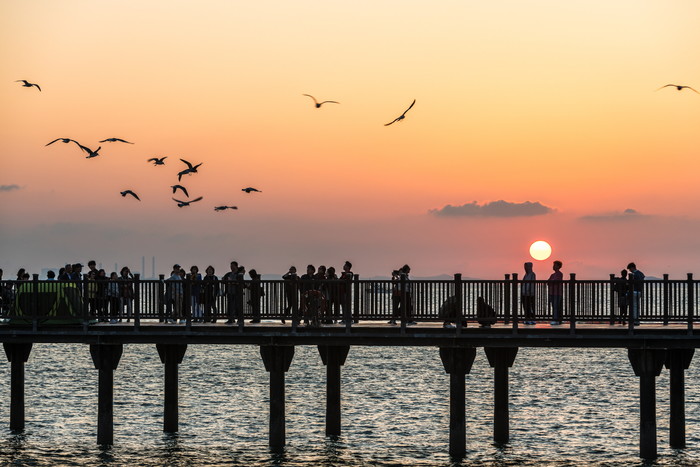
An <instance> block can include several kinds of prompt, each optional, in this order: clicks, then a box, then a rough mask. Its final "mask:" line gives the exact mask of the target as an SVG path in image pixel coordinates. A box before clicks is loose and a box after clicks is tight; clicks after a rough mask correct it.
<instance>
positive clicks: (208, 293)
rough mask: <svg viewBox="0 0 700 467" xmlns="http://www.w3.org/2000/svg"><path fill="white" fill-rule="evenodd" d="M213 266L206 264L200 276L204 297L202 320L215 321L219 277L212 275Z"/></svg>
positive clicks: (213, 271)
mask: <svg viewBox="0 0 700 467" xmlns="http://www.w3.org/2000/svg"><path fill="white" fill-rule="evenodd" d="M215 272H216V271H215V269H214V266H207V269H205V270H204V273H205V274H204V277H203V278H202V291H203V293H202V295H203V298H204V322H209V321H211V322H212V323H216V312H217V310H216V297H218V296H219V278H218V277H216V276H215V275H214V273H215Z"/></svg>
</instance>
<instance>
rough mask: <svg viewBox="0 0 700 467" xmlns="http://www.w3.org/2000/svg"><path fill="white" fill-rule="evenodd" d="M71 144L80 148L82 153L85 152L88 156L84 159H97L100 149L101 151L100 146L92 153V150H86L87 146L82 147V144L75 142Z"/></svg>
mask: <svg viewBox="0 0 700 467" xmlns="http://www.w3.org/2000/svg"><path fill="white" fill-rule="evenodd" d="M73 142H74V143H75V144H77V145H78V147H80V149H82V150H83V151H85V152H86V153H87V154H88V155H87V156H85V159H91V158H93V157H97V156H99V155H100V154H99V152H100V149H102V146H98V147H97V149H95V150H94V151H93V150H92V149H90V148H88V147H87V146H83V145H82V144H80V143H79V142H77V141H73Z"/></svg>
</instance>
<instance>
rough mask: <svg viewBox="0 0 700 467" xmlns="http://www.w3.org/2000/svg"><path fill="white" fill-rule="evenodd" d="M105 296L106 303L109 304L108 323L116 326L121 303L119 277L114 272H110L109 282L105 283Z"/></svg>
mask: <svg viewBox="0 0 700 467" xmlns="http://www.w3.org/2000/svg"><path fill="white" fill-rule="evenodd" d="M105 294H106V295H107V301H108V302H109V316H110V318H111V319H110V320H109V322H110V323H111V324H117V323H118V322H119V321H121V320H120V319H119V315H120V314H121V308H122V302H121V299H122V298H121V297H122V295H121V288H120V284H119V276H118V275H117V273H116V272H112V273H111V274H110V275H109V281H108V282H107V289H106V291H105Z"/></svg>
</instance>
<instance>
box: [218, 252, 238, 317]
mask: <svg viewBox="0 0 700 467" xmlns="http://www.w3.org/2000/svg"><path fill="white" fill-rule="evenodd" d="M230 266H231V270H230V271H229V272H227V273H226V274H224V277H222V278H221V279H222V280H224V281H226V284H225V287H226V314H227V316H228V320H227V321H226V324H233V319H234V318H235V316H236V311H237V306H236V286H237V283H236V281H237V279H238V262H237V261H231V264H230Z"/></svg>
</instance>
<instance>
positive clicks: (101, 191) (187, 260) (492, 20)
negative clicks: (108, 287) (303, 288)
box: [0, 0, 700, 279]
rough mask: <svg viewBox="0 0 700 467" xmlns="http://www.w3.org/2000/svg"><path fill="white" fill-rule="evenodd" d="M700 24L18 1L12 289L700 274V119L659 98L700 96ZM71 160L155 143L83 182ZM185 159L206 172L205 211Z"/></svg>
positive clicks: (2, 229) (514, 11) (698, 8)
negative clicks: (178, 275)
mask: <svg viewBox="0 0 700 467" xmlns="http://www.w3.org/2000/svg"><path fill="white" fill-rule="evenodd" d="M699 19H700V2H697V1H695V0H687V1H676V0H669V1H664V2H660V1H639V0H634V1H632V0H629V1H622V0H621V1H615V2H609V1H597V0H586V1H566V2H562V1H559V0H551V1H531V2H522V1H500V2H476V1H465V0H460V1H441V2H429V1H405V0H404V1H401V2H399V1H383V2H368V1H353V2H337V1H330V2H328V1H326V2H309V1H297V2H282V1H276V0H273V1H263V2H260V1H255V2H249V1H224V0H220V1H212V0H209V1H206V0H205V1H197V2H193V1H167V2H165V1H152V2H143V1H119V2H116V1H101V2H95V1H92V0H90V1H61V2H55V1H49V0H46V1H12V0H8V1H5V2H2V4H1V5H0V63H2V67H0V102H1V103H2V105H1V106H0V155H1V157H2V169H1V170H0V216H1V217H2V222H1V224H0V248H1V252H0V267H2V268H3V269H4V270H5V277H6V278H7V277H9V276H13V273H14V272H15V271H16V269H18V268H19V267H25V268H28V269H29V271H30V272H40V268H44V267H54V266H56V267H58V266H60V265H62V264H64V263H66V262H76V261H80V262H83V263H84V262H86V261H87V260H88V259H96V260H97V261H98V262H100V263H102V264H103V265H104V266H105V267H106V269H108V271H109V270H111V269H112V268H113V265H114V264H115V263H118V264H119V265H120V266H121V265H129V266H131V268H132V270H139V269H140V267H141V257H142V256H146V257H147V261H146V263H147V268H146V273H147V275H150V272H151V267H150V258H151V256H153V255H155V256H156V258H157V268H158V270H159V271H158V272H160V273H169V272H170V271H169V268H170V266H171V265H172V263H175V262H178V263H180V264H182V265H183V266H189V265H192V264H197V265H199V266H200V269H203V268H204V267H206V266H207V265H208V264H212V265H214V266H215V267H216V268H217V272H218V273H223V272H224V271H225V270H226V269H227V265H228V262H229V261H230V260H232V259H237V260H238V261H239V262H240V263H242V264H244V265H245V266H246V267H247V268H248V269H250V268H256V269H257V270H258V272H261V273H263V274H266V275H268V274H282V273H284V272H285V271H286V269H287V268H288V266H289V265H290V264H295V265H297V267H300V268H303V267H304V265H306V264H308V263H314V264H326V265H334V266H336V268H339V267H340V266H341V265H342V263H343V261H344V260H346V259H349V260H351V261H352V262H353V263H354V265H355V267H354V270H355V272H356V273H359V274H360V276H361V277H362V276H364V277H370V276H375V275H387V274H388V273H389V272H390V271H391V270H392V269H394V268H396V267H398V266H401V265H402V264H404V263H409V264H411V266H412V269H413V271H412V272H413V274H414V275H415V276H432V275H439V274H453V273H457V272H461V273H462V274H463V275H464V276H466V277H477V278H500V277H502V275H503V274H505V273H512V272H518V273H521V274H522V263H523V261H527V260H530V258H529V253H528V249H529V246H530V244H531V243H532V242H533V241H535V240H546V241H548V242H549V243H550V244H551V245H552V247H553V255H552V258H550V259H549V260H546V261H542V262H536V264H535V272H536V273H538V277H540V278H546V277H547V276H548V274H549V273H550V270H551V260H552V259H560V260H562V261H563V262H564V268H563V271H564V272H565V274H568V273H577V276H578V277H579V278H583V279H589V278H605V277H607V276H608V274H609V273H616V272H619V270H620V269H621V268H622V267H624V266H625V265H626V264H627V263H628V262H629V261H636V262H637V265H638V267H639V268H640V269H641V270H642V271H644V272H645V273H646V274H647V275H654V276H660V275H661V274H663V273H668V274H670V275H671V277H672V278H685V274H686V273H688V272H696V273H697V274H698V275H700V261H699V260H700V210H699V209H698V206H699V205H700V192H699V191H698V189H697V185H698V183H697V180H698V176H699V175H698V174H699V169H700V157H698V156H700V153H699V150H698V142H699V141H698V140H699V137H700V130H699V129H700V95H698V94H696V93H694V92H692V91H689V90H684V91H682V92H678V91H676V90H675V89H672V88H665V89H662V90H659V91H656V89H657V88H659V87H660V86H663V85H665V84H668V83H677V84H684V85H689V86H693V87H694V88H696V89H698V90H700V60H698V59H697V58H698V50H700V22H699ZM18 79H26V80H28V81H30V82H35V83H38V84H39V85H40V86H41V87H42V92H39V91H38V90H37V89H36V88H24V87H22V86H21V84H20V83H15V82H14V81H15V80H18ZM304 93H308V94H313V95H314V96H316V97H317V98H319V99H323V100H336V101H339V102H340V105H334V104H326V105H324V106H323V107H321V108H320V109H316V108H314V107H313V104H312V102H311V100H310V99H309V98H308V97H304V96H302V94H304ZM413 99H416V104H415V106H414V107H413V109H411V111H410V112H408V113H407V115H406V119H405V120H403V121H401V122H398V123H395V124H394V125H391V126H388V127H385V126H384V124H385V123H387V122H389V121H391V120H393V119H394V118H396V117H397V116H399V115H400V114H401V112H403V111H404V110H405V109H406V108H407V107H408V105H409V104H410V103H411V101H412V100H413ZM58 137H67V138H73V139H75V140H78V141H80V142H81V143H82V144H83V145H86V146H89V147H91V148H93V149H94V148H96V147H97V146H98V145H99V144H98V141H99V140H102V139H105V138H109V137H118V138H124V139H127V140H129V141H133V142H135V143H136V144H134V145H125V144H120V143H103V144H102V150H101V151H100V154H101V156H100V157H97V158H94V159H85V158H84V155H82V154H81V152H80V150H79V148H78V147H77V146H75V145H74V144H65V145H64V144H62V143H60V142H58V143H55V144H53V145H51V146H49V147H45V146H44V145H45V144H46V143H48V142H49V141H51V140H53V139H55V138H58ZM154 156H168V159H166V165H165V166H159V167H155V166H152V165H149V164H148V163H147V162H146V159H148V158H150V157H154ZM180 157H182V158H184V159H187V160H189V161H192V162H194V163H199V162H203V165H202V166H201V168H200V173H199V174H195V175H191V176H186V177H184V178H183V183H182V184H183V185H185V186H186V187H187V188H188V190H189V192H190V195H191V196H192V197H197V196H204V199H203V201H201V202H199V203H194V204H192V205H191V206H189V207H186V208H178V207H177V206H176V204H175V202H174V201H172V199H171V196H172V193H171V192H170V188H169V187H170V185H173V184H174V183H176V180H177V177H176V174H177V172H178V171H180V170H182V169H183V168H184V164H182V163H181V162H180V161H179V160H178V158H180ZM247 186H253V187H257V188H259V189H261V190H262V191H263V193H257V194H256V193H253V194H249V195H247V194H245V193H243V192H241V188H244V187H247ZM125 189H132V190H134V191H136V192H137V193H139V195H140V196H141V199H142V201H141V202H140V203H139V202H138V201H135V200H133V199H130V198H122V197H121V196H120V195H119V192H120V191H122V190H125ZM499 201H500V202H499ZM220 204H229V205H237V206H238V207H239V209H238V210H237V211H224V212H214V211H213V207H214V206H216V205H220ZM447 206H449V207H448V208H447V209H446V207H447Z"/></svg>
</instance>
